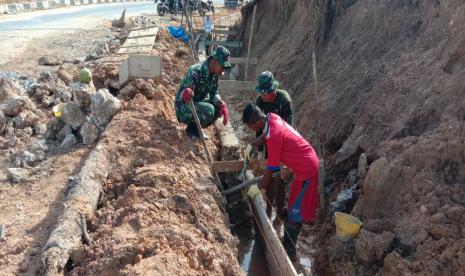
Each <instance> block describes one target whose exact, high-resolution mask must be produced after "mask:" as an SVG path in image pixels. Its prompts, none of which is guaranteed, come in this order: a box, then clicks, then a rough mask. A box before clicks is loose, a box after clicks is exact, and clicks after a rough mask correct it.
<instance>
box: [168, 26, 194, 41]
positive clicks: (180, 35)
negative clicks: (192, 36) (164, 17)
mask: <svg viewBox="0 0 465 276" xmlns="http://www.w3.org/2000/svg"><path fill="white" fill-rule="evenodd" d="M168 31H169V32H170V34H171V35H172V36H174V37H175V38H177V39H181V40H182V41H184V42H185V43H187V42H189V36H188V35H187V34H186V31H185V30H184V28H182V27H175V26H169V27H168Z"/></svg>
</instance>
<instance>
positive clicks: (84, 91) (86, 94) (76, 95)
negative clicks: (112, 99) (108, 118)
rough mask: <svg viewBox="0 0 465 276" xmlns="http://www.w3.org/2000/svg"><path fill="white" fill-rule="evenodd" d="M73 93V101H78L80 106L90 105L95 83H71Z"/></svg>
mask: <svg viewBox="0 0 465 276" xmlns="http://www.w3.org/2000/svg"><path fill="white" fill-rule="evenodd" d="M70 88H71V91H72V93H73V102H75V103H77V104H78V105H79V107H80V108H86V107H88V106H89V105H90V98H91V96H92V95H94V94H95V87H94V84H93V83H92V82H91V83H90V84H86V83H79V82H77V83H73V84H71V85H70Z"/></svg>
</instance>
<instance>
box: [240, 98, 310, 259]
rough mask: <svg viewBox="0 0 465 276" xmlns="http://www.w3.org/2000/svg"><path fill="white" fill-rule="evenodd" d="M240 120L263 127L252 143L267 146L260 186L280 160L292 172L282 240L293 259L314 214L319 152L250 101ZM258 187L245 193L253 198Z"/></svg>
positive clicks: (277, 168)
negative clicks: (301, 233) (305, 224)
mask: <svg viewBox="0 0 465 276" xmlns="http://www.w3.org/2000/svg"><path fill="white" fill-rule="evenodd" d="M242 120H243V122H244V123H245V124H246V125H247V126H248V127H249V128H250V129H252V130H253V131H255V132H257V131H260V130H263V134H262V135H261V136H260V137H258V138H257V139H256V140H254V141H253V142H252V143H251V145H252V146H255V147H256V146H258V145H263V144H266V148H267V149H268V161H267V170H266V172H265V175H264V176H263V179H262V181H261V183H260V184H259V186H260V187H261V188H266V187H267V186H268V185H270V182H271V179H272V175H273V173H275V172H277V171H279V170H280V169H281V167H280V166H281V163H283V164H284V165H286V166H287V167H288V168H289V169H290V170H291V171H292V172H293V175H294V180H293V182H292V183H291V187H290V194H289V201H288V205H287V219H286V223H285V225H284V229H285V231H284V236H283V239H282V243H283V246H284V248H285V249H286V252H287V254H288V255H289V257H290V258H291V259H294V258H295V257H296V248H295V245H296V243H297V238H298V236H299V232H300V228H301V224H302V223H306V222H310V221H312V220H313V219H314V218H315V213H316V208H317V206H318V181H319V176H318V163H319V160H318V156H317V155H316V152H315V150H314V149H313V148H312V146H311V145H310V144H309V143H308V142H307V141H306V140H305V139H304V138H303V137H302V136H301V135H300V134H299V133H298V132H297V131H296V130H295V129H293V128H292V127H291V126H290V125H288V124H287V123H286V122H285V121H284V120H283V119H281V117H279V116H278V115H276V114H274V113H268V114H266V115H265V114H264V113H263V112H262V111H261V110H260V108H259V107H258V106H256V105H254V104H249V105H247V106H246V107H245V109H244V113H243V115H242ZM249 148H250V147H249ZM257 191H258V188H257V187H251V188H250V189H249V193H248V194H249V195H250V196H251V197H252V198H253V197H255V195H257Z"/></svg>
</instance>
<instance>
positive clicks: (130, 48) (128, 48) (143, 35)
mask: <svg viewBox="0 0 465 276" xmlns="http://www.w3.org/2000/svg"><path fill="white" fill-rule="evenodd" d="M157 34H158V27H156V26H150V27H143V28H137V29H133V30H131V32H130V33H129V35H128V38H132V39H126V41H124V44H123V45H122V46H121V47H120V49H118V52H117V54H133V53H140V54H149V53H150V52H151V50H152V48H153V44H154V42H155V39H156V36H157Z"/></svg>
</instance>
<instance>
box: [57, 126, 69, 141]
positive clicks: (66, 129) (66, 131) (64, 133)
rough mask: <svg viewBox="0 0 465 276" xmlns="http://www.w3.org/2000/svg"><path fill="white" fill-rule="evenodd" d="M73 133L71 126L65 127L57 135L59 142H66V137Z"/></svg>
mask: <svg viewBox="0 0 465 276" xmlns="http://www.w3.org/2000/svg"><path fill="white" fill-rule="evenodd" d="M72 133H73V129H72V128H71V127H70V126H69V125H65V126H64V127H63V128H62V129H61V130H60V131H59V132H58V133H57V135H56V139H57V140H58V141H63V140H65V138H66V136H68V135H69V134H72Z"/></svg>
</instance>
